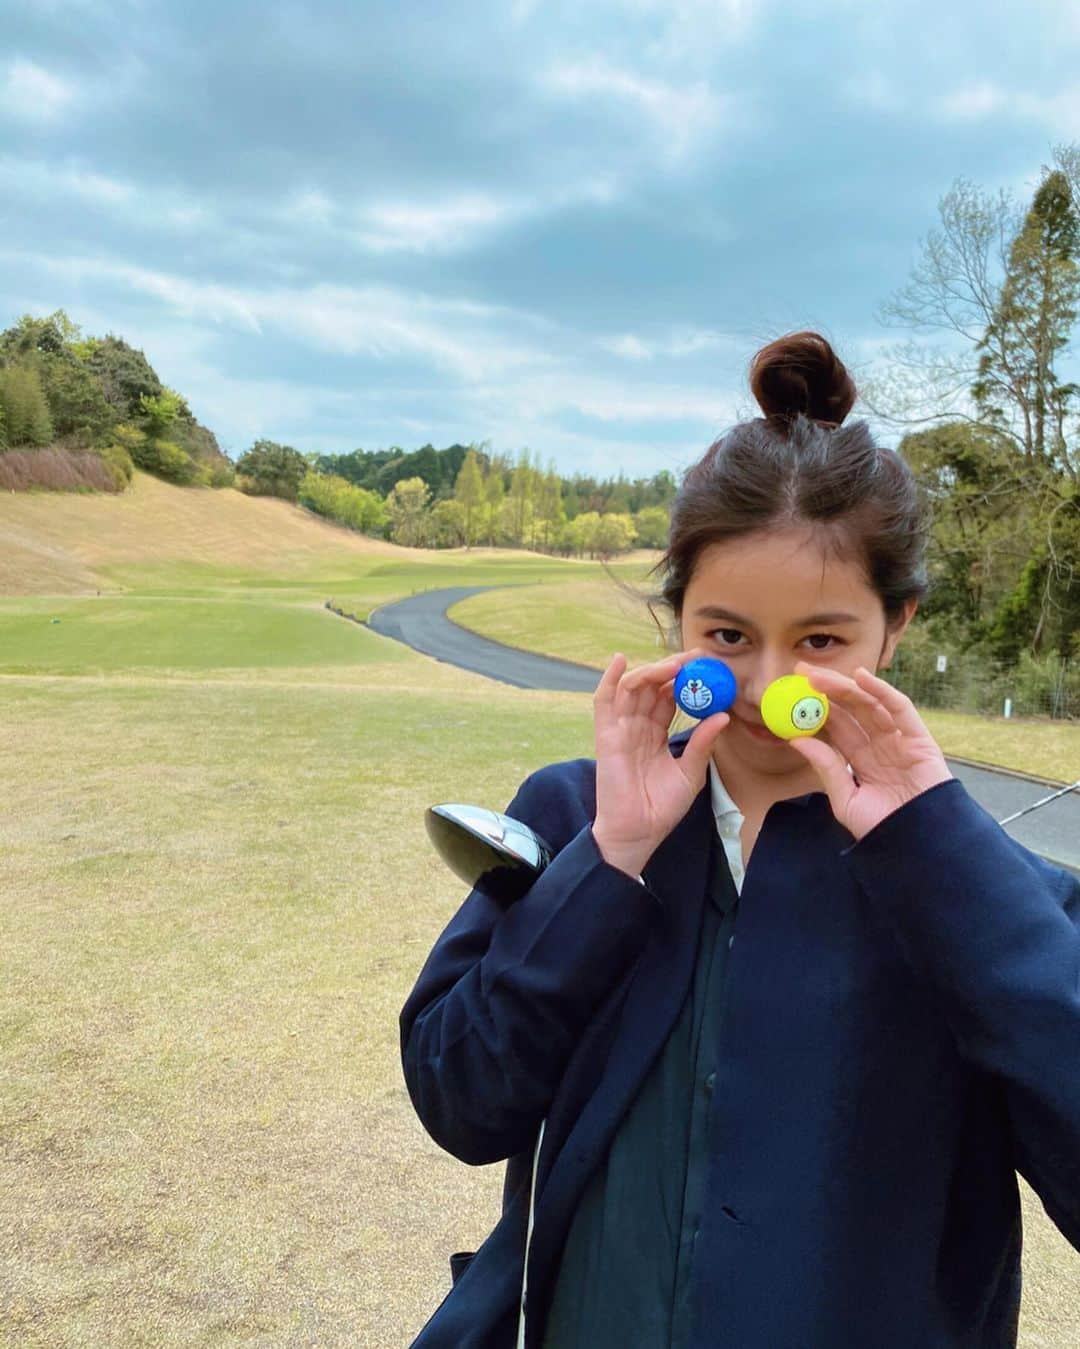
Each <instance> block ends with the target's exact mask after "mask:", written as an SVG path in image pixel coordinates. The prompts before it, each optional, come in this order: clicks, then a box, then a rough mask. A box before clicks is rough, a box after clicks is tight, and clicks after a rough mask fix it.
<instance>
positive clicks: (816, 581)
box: [680, 528, 916, 773]
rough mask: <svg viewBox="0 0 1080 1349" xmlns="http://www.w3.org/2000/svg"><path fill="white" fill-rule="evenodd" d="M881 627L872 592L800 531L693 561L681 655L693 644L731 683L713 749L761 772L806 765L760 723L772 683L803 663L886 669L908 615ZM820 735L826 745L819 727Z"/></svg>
mask: <svg viewBox="0 0 1080 1349" xmlns="http://www.w3.org/2000/svg"><path fill="white" fill-rule="evenodd" d="M915 607H916V606H915V601H914V600H912V601H910V602H909V604H908V606H907V609H906V611H905V614H904V615H903V617H902V619H901V621H900V622H898V623H897V624H896V625H895V626H893V627H892V628H889V627H887V625H886V622H885V611H884V609H883V607H882V604H881V600H880V599H879V597H878V595H877V592H876V591H874V590H873V589H872V588H871V587H870V586H869V585H868V584H867V581H866V578H865V576H864V574H863V572H862V569H861V567H859V565H858V564H857V563H856V562H854V561H841V560H840V559H839V558H838V557H837V556H836V555H835V553H833V552H831V551H829V550H827V549H826V547H825V545H824V544H823V541H822V539H821V537H820V536H818V535H815V534H814V533H812V532H811V531H809V530H805V529H797V528H793V529H789V530H784V531H779V532H762V533H756V534H749V535H743V536H742V537H741V538H737V539H732V540H728V541H726V542H724V543H714V544H710V545H709V546H708V547H706V548H704V549H703V550H702V551H701V553H700V554H699V555H698V560H697V564H696V566H695V568H694V572H693V575H692V576H691V579H690V583H689V585H688V586H687V587H686V593H685V596H684V598H683V608H682V614H681V618H680V632H681V641H680V647H681V649H682V650H683V651H686V650H688V649H689V648H691V647H701V648H702V649H703V651H704V652H705V653H706V654H708V655H710V656H718V657H719V658H720V659H721V660H723V661H724V662H725V663H726V664H727V665H729V666H730V667H731V670H732V672H733V673H734V675H735V679H736V681H737V685H738V692H737V693H736V695H735V702H734V704H733V706H732V707H731V709H730V715H731V724H730V725H729V726H728V728H727V729H726V730H725V731H724V733H723V734H722V735H721V737H720V739H719V740H718V741H717V750H718V752H721V753H723V754H724V755H727V754H732V755H736V756H737V757H738V758H739V760H740V761H742V762H743V763H744V764H745V765H746V766H747V767H750V768H753V769H756V770H757V771H760V772H765V773H784V772H789V771H790V772H794V771H804V770H805V768H806V760H805V759H803V758H802V757H801V755H800V754H799V753H798V751H797V750H793V749H792V748H791V747H790V745H789V744H788V742H787V741H786V740H781V739H779V738H778V737H777V736H774V735H773V734H772V732H771V731H769V730H768V729H767V728H766V727H765V724H764V723H763V721H762V720H761V695H762V693H764V691H765V689H766V688H767V687H768V686H769V684H771V683H772V681H773V680H774V679H779V677H780V676H781V675H786V674H793V673H794V672H795V662H796V661H799V660H807V661H811V662H812V663H814V664H815V665H826V666H829V667H831V668H832V669H834V670H840V671H842V672H843V673H844V674H852V673H853V672H854V671H855V668H856V667H857V666H859V665H864V666H865V667H866V668H867V669H868V670H872V671H875V672H876V671H877V670H879V669H881V668H882V667H884V666H886V665H888V663H889V661H890V660H891V659H892V654H893V651H894V650H895V647H896V643H897V642H898V641H899V639H900V635H901V634H902V633H903V631H904V629H905V628H906V627H907V625H908V623H909V622H910V620H911V616H912V614H913V613H914V612H915ZM824 734H825V738H826V739H827V738H828V734H827V728H826V732H825V733H824Z"/></svg>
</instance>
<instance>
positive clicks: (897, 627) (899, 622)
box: [878, 599, 919, 670]
mask: <svg viewBox="0 0 1080 1349" xmlns="http://www.w3.org/2000/svg"><path fill="white" fill-rule="evenodd" d="M918 607H919V601H918V600H914V599H913V600H905V601H904V608H903V610H902V612H901V614H900V617H899V618H898V619H896V620H895V622H894V623H893V624H892V626H891V627H886V629H885V640H884V642H882V644H881V655H880V656H879V657H878V669H879V670H887V669H888V668H889V666H890V665H891V664H892V658H893V652H894V651H895V650H896V646H897V643H898V642H899V641H900V638H901V637H903V635H904V630H905V629H906V628H907V625H908V624H909V623H910V622H911V620H912V619H913V618H914V617H915V610H916V609H918Z"/></svg>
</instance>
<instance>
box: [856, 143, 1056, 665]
mask: <svg viewBox="0 0 1080 1349" xmlns="http://www.w3.org/2000/svg"><path fill="white" fill-rule="evenodd" d="M1056 153H1057V155H1058V159H1059V163H1060V167H1059V168H1057V169H1052V170H1051V169H1045V168H1044V171H1043V178H1042V181H1041V182H1040V185H1039V187H1038V189H1037V191H1036V192H1035V194H1034V197H1033V200H1032V204H1031V207H1030V209H1029V210H1028V211H1027V212H1026V213H1021V212H1020V211H1019V210H1017V209H1016V208H1015V206H1014V204H1013V203H1012V201H1011V199H1010V197H1009V195H1008V194H1006V193H1004V192H999V194H998V196H997V198H996V199H993V198H987V197H985V196H984V195H983V194H981V193H980V192H979V191H978V190H977V189H976V188H974V187H973V186H972V185H971V184H969V183H966V182H964V181H963V180H960V181H959V182H958V183H957V184H956V185H954V187H953V189H952V190H951V191H950V192H949V193H948V194H946V196H945V197H944V198H943V199H942V200H941V202H940V203H939V211H940V214H941V219H942V224H943V231H941V232H938V231H935V232H933V233H932V234H931V235H930V237H929V239H928V240H927V241H926V243H925V246H924V250H923V257H922V259H921V260H920V262H919V263H918V264H917V266H916V268H915V269H914V272H913V277H912V280H911V282H910V283H909V284H908V286H907V287H906V288H905V289H904V290H903V291H902V292H900V294H899V295H898V296H897V297H896V298H895V299H894V300H893V301H891V302H890V303H889V304H888V305H887V306H885V307H884V309H883V311H882V312H881V314H880V315H879V317H881V318H882V321H883V322H888V321H889V320H896V321H897V322H899V323H902V324H906V325H907V326H910V327H912V328H916V329H935V328H936V329H938V330H940V331H945V332H947V333H949V334H950V337H951V338H952V339H953V340H954V346H953V349H951V350H949V351H947V352H945V353H944V354H934V353H932V352H931V351H930V350H929V349H920V348H917V347H915V346H914V345H912V344H909V345H908V346H907V347H902V348H900V349H898V350H896V349H894V351H893V352H892V353H889V354H888V356H887V359H889V360H890V361H891V362H892V366H893V369H892V371H891V373H890V374H889V375H887V376H885V377H883V378H879V379H876V380H875V379H873V378H870V379H866V378H861V379H860V394H861V396H862V399H863V401H864V402H865V403H866V404H867V406H868V407H869V408H870V410H871V411H873V412H875V413H876V414H877V415H878V416H879V417H882V418H883V420H885V421H887V422H893V423H894V424H899V425H903V426H910V425H922V426H928V425H929V424H931V423H937V426H936V428H935V429H937V430H941V431H942V432H943V435H944V439H943V440H940V441H935V439H934V438H933V437H931V438H930V439H929V440H928V441H927V440H924V441H923V442H922V443H921V444H920V443H918V441H915V442H912V440H911V439H910V437H909V438H906V439H905V441H904V442H903V444H902V445H901V452H902V453H904V454H905V456H908V455H909V454H914V455H915V457H916V458H917V457H918V456H919V455H920V454H923V455H928V456H929V461H928V462H926V463H924V464H923V468H924V469H925V468H929V469H930V471H931V478H932V479H933V478H934V475H936V484H934V483H932V484H931V485H936V489H937V493H938V507H939V511H940V512H942V513H943V514H944V516H945V518H946V523H945V526H944V528H943V529H940V530H938V531H937V538H936V541H937V544H938V545H939V547H938V559H937V560H938V564H939V567H940V568H941V575H940V579H943V580H944V581H945V582H946V587H945V593H944V594H942V592H941V591H939V592H938V594H937V596H931V597H930V599H929V601H928V604H927V606H924V610H925V611H929V610H930V608H932V607H933V606H934V605H935V604H936V605H938V606H939V607H940V606H941V605H942V604H943V603H944V604H948V603H949V602H950V599H951V602H952V603H953V604H954V605H955V607H954V608H953V609H952V610H951V612H953V613H954V614H955V615H956V617H958V618H960V619H961V620H962V621H963V622H965V623H968V624H971V625H972V628H971V630H972V632H973V633H974V634H975V635H980V634H981V635H983V636H987V635H988V634H996V635H994V636H993V638H992V641H993V646H994V649H995V650H998V651H1000V652H1002V653H1003V654H1004V655H1008V654H1009V652H1011V651H1013V650H1015V649H1021V648H1020V647H1018V646H1017V643H1020V644H1021V646H1022V647H1023V648H1024V649H1028V650H1031V651H1032V652H1035V653H1037V652H1039V651H1040V650H1041V649H1042V648H1043V647H1044V646H1045V644H1046V643H1047V642H1053V643H1055V644H1057V645H1058V646H1059V649H1061V650H1065V649H1067V647H1068V646H1069V644H1070V642H1071V636H1070V634H1069V632H1067V631H1066V630H1064V628H1063V627H1062V622H1061V615H1064V614H1068V613H1070V612H1072V611H1073V601H1072V596H1073V595H1074V594H1075V588H1076V582H1075V580H1074V577H1075V576H1076V575H1077V571H1078V569H1080V554H1078V553H1077V552H1076V551H1074V545H1073V540H1074V537H1075V530H1074V529H1073V527H1072V519H1073V516H1074V514H1075V511H1076V492H1077V486H1078V480H1080V457H1078V440H1080V435H1078V428H1076V427H1075V426H1074V427H1072V428H1070V426H1069V424H1068V418H1069V417H1070V415H1072V414H1073V413H1074V412H1075V410H1076V406H1077V402H1078V399H1080V388H1078V386H1077V385H1076V384H1075V383H1070V382H1063V381H1061V380H1059V378H1058V377H1057V374H1056V372H1055V364H1056V362H1057V361H1058V359H1059V358H1060V357H1061V356H1062V354H1063V353H1064V352H1065V351H1066V349H1067V347H1068V342H1069V336H1070V332H1071V327H1072V324H1073V322H1074V320H1075V318H1076V306H1077V300H1078V298H1080V220H1078V217H1077V209H1076V207H1077V201H1076V197H1075V194H1074V183H1075V181H1076V175H1077V170H1078V169H1080V147H1072V148H1071V150H1068V151H1067V150H1065V149H1064V148H1059V149H1058V151H1057V152H1056ZM957 338H959V339H960V344H959V346H958V347H957V346H956V345H955V339H957ZM957 399H962V400H964V401H963V403H962V405H961V406H956V400H957ZM920 407H921V410H922V412H923V413H924V414H925V415H918V416H913V415H911V414H912V412H913V411H915V410H916V409H918V408H920ZM943 422H944V426H943V425H942V423H943ZM963 424H966V425H967V427H968V428H969V429H970V432H971V436H970V437H968V438H965V437H963V436H961V435H960V434H959V428H960V426H961V425H963ZM954 494H955V497H956V499H955V501H954V500H953V496H954ZM1002 503H1008V512H1009V514H1008V518H1006V517H1005V513H1004V512H1005V508H1004V506H1003V504H1002ZM1040 557H1041V558H1044V559H1045V567H1042V569H1041V570H1040V569H1039V568H1032V567H1029V565H1028V564H1029V562H1030V561H1031V560H1032V559H1035V558H1040ZM1041 565H1042V564H1040V567H1041ZM1036 582H1038V584H1037V583H1036ZM1036 594H1038V595H1039V596H1040V601H1039V611H1038V613H1037V614H1035V615H1033V613H1032V608H1031V606H1032V603H1033V596H1035V595H1036ZM1008 596H1012V599H1011V601H1008V607H1007V611H1004V610H1001V608H1000V606H1002V605H1004V604H1006V602H1007V597H1008ZM995 613H996V614H998V615H999V618H998V619H995V618H994V614H995ZM999 619H1000V621H999ZM1028 622H1029V627H1028V628H1027V630H1026V631H1025V632H1024V633H1022V634H1021V633H1016V632H1015V631H1014V632H1013V635H1012V637H1011V638H1010V640H1009V641H1008V642H1005V641H1004V637H1003V634H1004V631H1005V628H1004V626H1003V625H1008V624H1012V625H1014V627H1015V624H1017V623H1028ZM988 625H989V626H988Z"/></svg>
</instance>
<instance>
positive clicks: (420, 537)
mask: <svg viewBox="0 0 1080 1349" xmlns="http://www.w3.org/2000/svg"><path fill="white" fill-rule="evenodd" d="M430 496H431V492H430V489H429V488H428V486H427V484H426V483H425V482H424V480H423V478H405V479H404V480H403V481H401V482H398V483H395V484H394V486H393V488H392V489H391V491H390V494H389V496H388V497H387V498H386V510H387V514H388V515H389V517H390V525H391V528H390V537H391V538H392V539H393V541H394V542H395V543H400V544H404V545H405V547H407V548H422V547H423V546H424V544H425V543H426V542H427V536H428V516H427V503H428V498H429V497H430Z"/></svg>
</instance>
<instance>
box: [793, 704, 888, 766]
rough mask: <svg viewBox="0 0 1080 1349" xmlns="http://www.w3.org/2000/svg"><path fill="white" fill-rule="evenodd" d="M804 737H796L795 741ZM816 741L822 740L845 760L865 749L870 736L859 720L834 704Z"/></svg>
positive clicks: (844, 708)
mask: <svg viewBox="0 0 1080 1349" xmlns="http://www.w3.org/2000/svg"><path fill="white" fill-rule="evenodd" d="M803 738H804V737H802V736H796V737H795V739H796V740H801V739H803ZM818 739H819V740H821V739H824V741H825V743H826V744H828V745H832V746H833V747H834V748H835V749H836V750H837V751H838V752H839V753H840V754H842V755H843V756H844V757H845V759H848V760H850V759H851V757H852V756H853V755H855V754H858V752H859V751H860V750H861V749H865V748H866V746H867V745H868V744H869V743H870V736H869V735H868V734H867V732H866V728H865V727H864V726H863V725H862V723H861V722H860V721H859V719H858V718H857V717H855V716H853V715H852V713H851V712H849V711H848V709H847V708H846V707H842V706H841V705H840V704H839V703H835V704H834V705H833V706H831V707H830V708H829V719H828V721H827V722H826V723H825V726H824V729H823V730H822V731H821V733H820V734H819V735H818Z"/></svg>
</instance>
